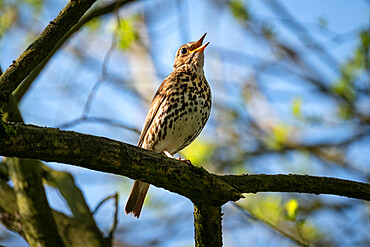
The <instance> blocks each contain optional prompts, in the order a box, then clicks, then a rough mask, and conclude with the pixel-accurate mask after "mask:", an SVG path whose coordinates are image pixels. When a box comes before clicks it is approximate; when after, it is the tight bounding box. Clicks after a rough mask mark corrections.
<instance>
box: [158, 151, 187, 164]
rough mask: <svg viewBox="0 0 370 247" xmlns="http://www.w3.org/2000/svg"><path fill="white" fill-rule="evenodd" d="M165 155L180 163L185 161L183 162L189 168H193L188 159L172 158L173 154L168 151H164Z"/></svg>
mask: <svg viewBox="0 0 370 247" xmlns="http://www.w3.org/2000/svg"><path fill="white" fill-rule="evenodd" d="M163 153H164V154H165V155H166V156H167V157H169V158H172V159H177V160H179V161H183V162H185V163H186V164H187V165H188V166H193V164H192V163H191V161H190V160H188V159H183V158H180V157H179V158H176V157H173V156H172V154H170V153H169V152H168V151H167V150H164V151H163Z"/></svg>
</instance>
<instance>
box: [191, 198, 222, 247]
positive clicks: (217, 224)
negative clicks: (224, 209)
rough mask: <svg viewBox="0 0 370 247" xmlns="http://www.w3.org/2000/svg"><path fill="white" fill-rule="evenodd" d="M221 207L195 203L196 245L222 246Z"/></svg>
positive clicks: (200, 246)
mask: <svg viewBox="0 0 370 247" xmlns="http://www.w3.org/2000/svg"><path fill="white" fill-rule="evenodd" d="M221 222H222V213H221V207H218V206H216V207H214V206H210V205H207V204H194V229H195V246H196V247H219V246H222V225H221Z"/></svg>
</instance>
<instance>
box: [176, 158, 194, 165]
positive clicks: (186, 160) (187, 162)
mask: <svg viewBox="0 0 370 247" xmlns="http://www.w3.org/2000/svg"><path fill="white" fill-rule="evenodd" d="M177 159H178V160H180V161H183V162H185V163H186V164H187V165H188V166H193V164H192V163H191V161H190V160H188V159H183V158H180V157H179V158H177Z"/></svg>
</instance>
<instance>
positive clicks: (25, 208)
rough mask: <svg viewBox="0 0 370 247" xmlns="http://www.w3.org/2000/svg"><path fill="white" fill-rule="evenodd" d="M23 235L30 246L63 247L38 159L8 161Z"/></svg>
mask: <svg viewBox="0 0 370 247" xmlns="http://www.w3.org/2000/svg"><path fill="white" fill-rule="evenodd" d="M7 165H8V167H9V174H10V177H11V178H12V181H13V184H14V190H15V192H16V198H17V200H16V203H17V205H18V210H19V214H20V219H21V223H22V225H23V233H24V235H25V237H26V239H27V242H28V243H29V244H30V245H31V246H64V243H63V241H62V239H61V237H60V235H59V233H58V231H57V227H56V224H55V221H54V218H53V216H52V214H51V210H50V208H49V204H48V203H47V199H46V195H45V191H44V187H43V186H42V183H41V169H40V165H39V162H38V161H37V160H31V159H17V158H9V159H7Z"/></svg>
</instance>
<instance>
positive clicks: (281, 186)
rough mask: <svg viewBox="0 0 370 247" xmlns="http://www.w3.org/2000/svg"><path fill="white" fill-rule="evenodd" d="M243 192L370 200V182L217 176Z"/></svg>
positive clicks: (259, 175) (336, 179)
mask: <svg viewBox="0 0 370 247" xmlns="http://www.w3.org/2000/svg"><path fill="white" fill-rule="evenodd" d="M217 178H219V179H221V180H223V181H225V182H226V183H228V184H229V185H231V186H232V187H234V188H236V189H237V190H238V191H239V192H242V193H257V192H295V193H310V194H317V195H318V194H332V195H338V196H346V197H350V198H356V199H363V200H367V201H370V184H366V183H360V182H354V181H350V180H344V179H338V178H330V177H315V176H309V175H296V174H288V175H283V174H279V175H265V174H258V175H225V176H217Z"/></svg>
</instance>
